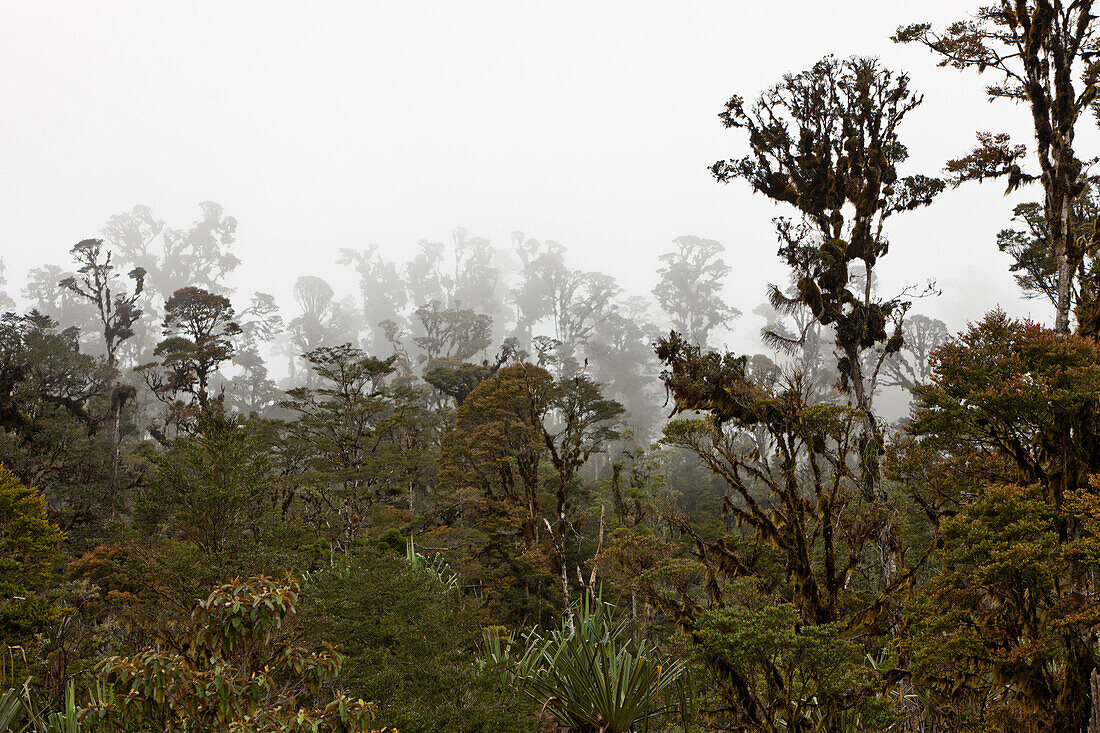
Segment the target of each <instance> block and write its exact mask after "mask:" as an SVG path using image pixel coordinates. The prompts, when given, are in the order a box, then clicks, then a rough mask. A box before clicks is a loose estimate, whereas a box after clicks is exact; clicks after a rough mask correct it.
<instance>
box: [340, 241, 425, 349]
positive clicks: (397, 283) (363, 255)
mask: <svg viewBox="0 0 1100 733" xmlns="http://www.w3.org/2000/svg"><path fill="white" fill-rule="evenodd" d="M337 264H339V265H353V266H354V267H355V271H356V272H357V273H359V293H360V299H361V307H362V313H363V321H364V323H365V325H366V328H367V329H368V330H369V331H370V335H371V338H370V344H371V349H372V350H373V352H374V353H381V351H382V350H383V349H384V348H385V347H387V346H388V345H389V339H388V337H387V334H386V329H385V327H384V326H383V325H382V324H383V323H385V322H386V321H390V322H393V323H395V324H403V323H404V321H405V317H404V309H405V307H406V305H407V304H408V302H409V293H408V289H407V287H406V284H405V282H404V280H402V278H401V273H400V272H399V270H398V268H397V264H396V263H394V262H392V261H389V260H385V259H383V258H382V256H381V255H380V254H379V253H378V247H377V246H371V247H369V248H367V249H360V250H355V249H346V248H345V249H341V250H340V257H339V259H338V260H337ZM420 305H423V304H420Z"/></svg>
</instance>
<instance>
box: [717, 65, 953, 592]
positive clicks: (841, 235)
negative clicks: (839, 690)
mask: <svg viewBox="0 0 1100 733" xmlns="http://www.w3.org/2000/svg"><path fill="white" fill-rule="evenodd" d="M921 100H922V98H921V97H920V96H918V95H916V94H914V93H913V91H912V90H911V89H910V88H909V77H908V76H906V75H904V74H899V75H895V74H894V73H893V72H891V71H888V70H886V69H884V68H882V67H881V66H880V65H879V63H878V62H877V61H875V60H873V59H861V58H851V59H846V60H840V59H836V58H833V57H826V58H825V59H823V60H821V61H819V62H818V63H817V64H815V65H814V67H813V68H812V69H810V70H808V71H803V72H801V73H799V74H790V75H787V76H786V77H784V79H783V81H782V82H781V83H779V84H778V85H776V86H774V87H772V88H771V89H769V90H768V91H767V92H765V93H764V94H763V95H761V96H760V98H759V99H758V100H757V101H756V102H755V103H754V104H753V105H752V106H750V107H746V105H745V102H744V100H743V99H742V98H741V97H733V98H731V99H730V101H729V102H728V103H727V104H726V109H725V111H724V112H722V114H721V115H720V117H721V119H722V122H723V124H724V125H725V126H726V127H731V128H739V129H744V130H746V131H747V132H748V134H749V150H750V152H749V154H748V155H747V156H745V157H744V158H741V159H739V160H725V161H719V162H717V163H715V164H714V165H713V166H712V169H711V170H712V171H713V173H714V175H715V177H716V178H717V179H718V180H719V181H721V182H726V181H730V180H734V179H738V178H740V179H743V180H745V181H746V182H747V183H748V184H749V185H750V186H751V187H752V189H753V190H754V191H756V192H759V193H762V194H764V195H765V196H767V197H768V198H771V199H773V200H775V201H776V202H780V203H785V204H788V205H790V206H792V207H793V208H794V209H795V210H796V212H797V214H798V219H797V220H791V219H782V218H781V219H778V220H777V221H776V228H777V232H778V234H779V239H780V244H781V246H780V250H779V254H780V256H782V257H783V259H784V260H785V261H786V263H787V265H788V266H789V267H790V268H791V269H792V270H793V271H794V273H795V275H796V276H797V277H798V280H797V288H798V295H797V296H796V297H795V298H787V297H786V296H785V295H784V294H783V293H782V291H780V290H779V288H777V287H774V286H773V287H772V291H771V300H772V304H773V305H774V306H776V307H782V306H788V307H796V308H798V307H803V306H808V307H809V308H810V310H811V312H812V313H813V315H814V318H815V320H817V321H818V322H820V323H821V324H822V325H825V326H830V327H831V328H832V330H833V333H834V334H835V344H836V349H837V351H838V352H839V354H840V359H839V361H838V363H837V366H838V371H839V372H840V387H841V390H842V391H843V392H845V393H846V394H848V395H849V399H850V402H851V405H852V406H853V407H854V408H855V410H856V411H857V413H858V414H859V415H861V416H862V417H861V419H862V427H863V429H862V436H861V438H860V442H861V447H860V451H859V453H860V456H861V464H862V468H861V470H862V479H861V483H862V487H863V491H864V496H865V498H866V499H868V500H872V499H873V500H875V501H877V502H880V503H882V504H885V502H886V493H885V490H884V489H883V484H882V476H881V471H880V470H879V455H880V454H881V453H882V451H883V443H884V439H883V432H882V428H881V426H880V424H879V421H878V419H877V417H876V416H875V413H874V410H873V399H874V393H875V386H876V381H877V378H878V366H879V365H881V363H882V359H883V358H885V356H887V355H888V354H891V353H894V352H896V351H897V350H898V349H899V348H900V347H901V345H902V343H903V335H902V325H901V324H902V317H903V315H904V313H905V310H906V309H907V308H908V303H906V302H905V301H903V300H902V299H901V298H893V299H890V300H882V299H880V298H878V297H877V296H876V295H875V294H874V293H873V291H872V283H873V278H874V268H875V266H876V264H877V263H878V260H879V258H880V257H882V256H883V255H885V254H886V253H887V250H888V249H889V243H888V241H887V239H886V236H885V233H884V226H885V224H886V221H887V220H888V219H889V218H890V217H892V216H893V215H895V214H898V213H900V212H904V211H909V210H912V209H916V208H918V207H921V206H925V205H927V204H928V203H930V202H931V200H932V198H933V197H935V196H936V194H938V193H939V192H940V191H942V190H943V188H944V184H943V182H942V181H938V180H935V179H931V178H928V177H925V176H919V175H917V176H909V177H905V178H902V177H900V176H899V175H898V170H897V169H898V166H899V165H901V164H902V163H904V162H905V160H906V158H907V157H908V151H907V150H906V148H905V146H904V145H903V144H902V142H901V140H900V139H899V137H898V133H899V128H900V126H901V124H902V122H903V121H904V119H905V117H906V116H907V115H908V114H909V112H911V111H912V110H913V109H914V108H916V107H917V106H918V105H919V104H920V103H921ZM853 266H855V267H856V268H859V269H862V270H863V272H864V273H865V275H864V276H863V277H862V280H861V281H857V283H855V284H858V285H860V286H861V287H853V284H854V283H853V278H852V270H853ZM860 266H862V267H860ZM890 321H893V323H894V329H893V335H890V334H889V333H888V331H887V325H888V323H889V322H890ZM872 349H877V350H878V353H879V358H878V359H877V361H876V362H875V363H876V366H875V369H874V370H873V371H871V373H865V371H864V368H863V365H864V363H865V361H864V352H866V351H868V350H872ZM893 543H894V541H893V539H892V530H891V529H889V527H888V526H887V524H886V523H884V525H883V537H882V542H881V545H882V547H881V549H882V553H883V557H882V562H883V570H884V573H885V576H886V577H887V578H889V577H890V576H891V575H892V574H893V572H894V570H895V568H894V559H893V558H894V555H895V554H896V548H895V547H893Z"/></svg>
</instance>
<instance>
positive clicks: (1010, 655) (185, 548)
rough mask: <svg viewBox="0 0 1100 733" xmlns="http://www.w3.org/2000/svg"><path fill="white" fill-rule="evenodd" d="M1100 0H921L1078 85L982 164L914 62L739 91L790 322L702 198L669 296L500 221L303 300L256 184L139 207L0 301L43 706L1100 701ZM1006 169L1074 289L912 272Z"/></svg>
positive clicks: (618, 720) (492, 714) (837, 710)
mask: <svg viewBox="0 0 1100 733" xmlns="http://www.w3.org/2000/svg"><path fill="white" fill-rule="evenodd" d="M1091 7H1092V3H1091V2H1075V3H1072V4H1070V5H1068V6H1063V5H1062V4H1060V3H1050V2H1045V1H1038V0H1037V1H1036V2H1023V1H1021V2H1016V3H1008V2H1005V3H1003V4H1001V5H999V6H995V7H991V8H987V9H984V10H981V11H978V12H977V14H976V15H974V16H972V17H970V18H969V19H967V20H965V21H963V22H960V23H958V24H954V25H951V26H949V27H947V28H945V29H943V30H942V31H937V30H935V29H933V28H932V27H931V26H928V25H923V24H918V25H913V26H908V27H904V28H901V29H899V31H898V33H897V36H896V39H895V40H896V41H898V42H900V43H916V44H921V45H923V46H924V47H926V48H928V49H929V50H930V51H931V52H932V53H933V55H934V57H935V58H936V59H937V60H939V61H940V62H941V64H942V65H946V66H949V67H955V68H956V69H958V70H962V71H981V72H995V79H994V82H995V83H994V85H993V86H990V87H989V90H988V92H989V95H990V97H992V98H993V99H994V100H998V101H1001V102H1006V101H1007V102H1008V103H1010V104H1014V105H1016V108H1017V109H1019V111H1022V112H1025V113H1026V116H1027V117H1028V118H1029V119H1030V120H1031V121H1032V122H1033V125H1034V133H1035V135H1034V138H1035V139H1034V144H1033V145H1032V143H1031V142H1030V141H1029V143H1028V144H1027V145H1024V144H1020V143H1016V142H1015V141H1013V140H1011V139H1009V138H1008V137H1007V136H1006V135H1002V134H997V133H987V132H980V133H979V134H978V136H977V143H978V144H977V147H976V148H975V149H974V150H973V151H972V152H970V153H968V154H967V155H965V156H963V157H960V158H959V159H957V160H953V161H949V162H946V163H945V167H944V169H943V170H941V171H932V172H927V171H925V172H920V171H914V170H911V169H910V166H909V161H908V151H907V149H906V147H905V145H904V139H905V134H904V131H905V124H906V119H907V116H908V115H909V113H910V112H912V111H913V110H914V109H915V108H916V107H918V106H919V105H920V104H921V102H922V100H923V97H922V96H921V94H920V93H919V92H917V91H916V90H914V89H912V88H911V86H910V80H909V78H908V76H907V75H905V74H904V73H901V72H898V71H894V70H891V69H888V68H886V67H885V66H884V65H883V64H882V63H881V62H879V61H878V60H875V59H868V58H859V57H852V58H842V57H834V56H828V57H826V58H824V59H822V60H821V61H819V62H818V63H816V64H814V65H813V66H812V67H811V68H809V69H806V70H804V71H801V72H798V73H792V74H789V75H787V76H784V77H783V78H782V79H780V80H779V81H778V82H777V83H776V84H775V85H774V86H773V87H771V88H768V89H766V90H764V91H763V92H760V93H759V94H758V96H756V97H754V98H752V101H748V100H746V99H745V98H744V97H741V96H733V97H731V98H730V99H729V101H728V102H727V103H726V105H725V108H724V109H723V110H722V111H721V112H720V114H719V121H720V123H721V124H722V125H724V126H725V127H727V128H732V129H735V130H739V131H741V133H742V135H743V137H742V141H743V144H742V145H741V146H740V148H738V149H737V150H736V155H735V156H734V157H732V158H730V159H728V160H721V161H718V162H716V163H714V164H713V166H712V167H711V171H712V173H713V175H714V177H715V179H716V180H717V181H718V182H719V183H729V184H731V185H733V186H740V187H742V188H743V189H745V188H747V189H748V190H750V191H752V192H753V193H757V194H760V195H762V196H764V197H766V198H767V199H769V200H771V201H773V202H775V203H776V204H777V205H778V210H779V211H780V212H781V214H780V215H779V216H778V217H777V218H776V219H775V220H774V224H775V231H776V236H777V239H778V256H779V257H780V259H781V261H782V262H783V263H784V264H785V266H786V267H787V269H788V272H789V279H788V280H787V281H786V282H782V283H776V284H770V285H769V284H767V283H761V284H760V288H761V293H762V294H763V296H764V297H765V301H764V303H763V304H761V305H760V306H759V307H758V308H756V309H755V311H754V315H756V316H758V317H761V318H762V319H763V321H764V323H765V327H764V328H763V329H762V332H761V348H760V350H759V353H755V354H736V353H731V352H729V351H728V350H725V349H722V348H718V347H719V345H720V344H721V342H722V339H723V337H724V334H726V333H727V332H728V331H729V329H730V326H731V324H733V323H735V322H736V320H737V319H738V318H741V317H742V314H740V313H738V312H737V310H736V309H734V308H732V307H731V306H730V305H729V304H728V303H726V302H725V301H724V300H723V297H722V286H723V282H724V279H725V278H726V277H727V275H728V274H729V273H730V267H731V264H730V263H729V262H728V261H727V260H726V259H725V258H726V256H727V255H726V254H725V253H724V249H723V246H722V244H720V243H719V242H716V241H713V240H709V239H705V238H702V237H698V236H691V235H685V236H682V237H679V238H677V239H675V240H674V241H672V242H670V243H669V246H668V251H667V252H666V253H665V254H663V255H661V257H660V258H659V261H658V262H656V263H654V264H655V266H656V268H657V272H658V284H657V286H656V287H655V288H654V289H653V291H652V292H651V293H645V294H642V293H634V294H631V293H627V292H625V291H624V290H623V289H622V288H621V287H620V286H619V285H618V284H617V283H616V280H615V278H614V277H612V276H611V275H608V274H604V273H599V272H583V271H579V270H576V269H573V267H572V265H571V263H570V258H569V254H568V251H567V250H566V249H565V247H563V246H562V245H560V244H558V243H556V242H553V241H540V240H536V239H533V238H530V237H528V236H527V235H525V234H523V233H516V234H515V235H514V236H513V239H512V241H511V242H509V243H496V244H494V243H492V242H490V241H488V240H487V239H484V238H479V237H477V236H474V235H473V234H471V233H469V232H467V231H465V230H462V229H457V230H455V231H454V233H453V236H452V238H451V241H449V242H446V243H432V242H422V243H421V244H420V245H419V247H418V248H417V250H416V251H415V253H413V254H412V256H411V257H410V258H409V259H408V260H407V261H403V262H396V261H391V260H388V259H386V258H385V257H383V256H382V254H381V253H380V251H379V250H378V249H377V248H368V249H362V250H353V249H345V250H342V251H341V252H340V254H339V264H340V265H341V266H344V267H346V268H349V269H350V270H353V271H354V272H355V273H357V275H358V280H359V288H358V291H357V292H354V293H348V294H344V295H341V296H338V294H337V293H336V292H335V291H334V289H333V287H332V286H331V285H329V284H328V283H327V282H325V281H324V280H323V279H321V278H319V277H316V276H313V275H308V274H306V275H301V276H300V277H297V279H296V280H295V282H294V283H293V302H292V303H291V302H287V303H278V302H277V301H276V299H275V298H274V297H273V296H272V295H271V294H269V293H265V292H260V291H257V292H247V291H245V292H238V291H234V290H232V289H230V288H229V287H227V286H226V284H225V283H226V282H227V278H228V277H229V276H230V275H231V274H232V273H233V271H234V270H235V268H237V267H238V265H239V264H240V262H239V260H238V259H237V258H236V257H235V256H234V254H233V245H234V242H235V238H236V233H237V221H236V220H235V219H234V218H233V217H232V216H230V215H228V214H227V213H226V212H224V211H223V210H222V208H221V207H220V206H218V205H217V204H215V203H212V202H205V203H202V204H200V206H199V216H198V218H197V220H196V222H195V223H193V224H192V225H190V226H187V227H184V228H179V229H176V228H172V227H171V226H170V225H168V224H166V223H165V222H162V221H160V220H158V219H157V218H156V215H155V213H154V212H153V211H151V210H149V209H148V208H146V207H141V206H138V207H135V208H134V209H132V210H131V211H129V212H127V213H123V214H119V215H116V216H113V217H110V218H109V219H108V220H107V222H106V224H105V226H104V228H103V230H102V231H101V232H98V233H96V234H95V236H93V237H91V238H89V239H85V240H83V241H81V242H78V243H76V244H75V246H73V248H72V250H71V259H70V260H69V261H68V262H65V263H58V264H50V265H43V266H42V267H39V268H36V269H34V270H32V271H31V272H30V273H29V274H28V276H27V278H26V279H25V281H23V283H22V284H21V286H20V287H19V288H18V294H19V296H20V299H21V302H22V303H23V305H24V307H22V308H19V309H16V308H15V307H14V302H13V301H12V299H11V298H10V297H7V296H5V297H7V299H6V300H5V306H6V307H7V308H11V310H10V312H8V313H6V314H5V315H4V316H3V318H2V319H0V428H2V433H0V462H2V464H3V467H2V468H0V570H2V571H3V572H2V573H0V633H2V634H3V639H4V642H5V646H4V648H3V649H2V650H0V651H3V653H4V656H3V660H2V665H0V669H2V670H3V674H4V676H5V681H6V683H7V686H8V687H9V689H8V692H7V693H6V694H4V695H2V696H0V727H5V726H7V727H9V728H12V729H15V730H50V731H52V730H61V729H64V730H79V729H81V728H83V729H86V730H127V731H129V730H133V731H138V730H195V731H198V730H228V731H299V730H301V731H305V730H312V731H320V730H324V731H364V730H393V729H394V728H397V729H400V730H404V731H440V730H446V731H452V730H453V731H527V730H529V731H550V730H556V731H580V732H584V733H590V732H591V733H595V732H597V731H600V732H604V731H607V732H611V733H616V732H625V731H641V730H654V731H657V730H661V731H670V732H671V731H687V730H700V731H734V730H736V731H745V730H749V731H768V732H771V733H779V732H780V731H804V732H809V731H925V732H930V731H990V730H1002V731H1100V704H1098V702H1097V696H1098V695H1100V676H1098V666H1100V648H1098V639H1097V630H1098V627H1100V588H1098V586H1097V578H1098V577H1100V493H1098V492H1100V478H1098V477H1100V346H1098V344H1097V340H1096V338H1097V332H1098V329H1100V317H1098V315H1097V314H1098V313H1100V288H1098V287H1097V282H1098V280H1097V279H1098V270H1097V265H1096V252H1097V246H1098V244H1100V228H1098V224H1100V214H1098V211H1097V205H1096V201H1097V192H1096V180H1095V179H1094V177H1092V176H1091V174H1090V172H1089V170H1090V169H1089V166H1088V164H1087V163H1086V161H1087V160H1089V158H1087V157H1086V154H1085V153H1082V152H1080V151H1078V150H1077V149H1076V148H1075V142H1074V140H1075V138H1074V132H1075V130H1077V128H1078V127H1079V126H1081V125H1092V124H1094V121H1093V120H1092V119H1091V118H1090V117H1089V116H1088V114H1087V113H1088V112H1089V111H1091V110H1094V108H1095V98H1096V84H1097V80H1098V79H1100V65H1098V64H1100V60H1098V59H1100V48H1097V39H1096V31H1097V20H1096V19H1095V18H1094V17H1093V16H1092V15H1091ZM1020 108H1022V109H1020ZM1007 109H1012V107H1007ZM959 124H960V125H965V121H960V122H959ZM991 178H992V179H1003V180H1004V181H1005V182H1007V184H1008V188H1009V190H1013V191H1014V190H1017V189H1020V188H1022V187H1023V188H1027V187H1030V189H1032V190H1034V191H1035V194H1036V199H1037V201H1036V202H1035V203H1027V204H1023V205H1021V206H1019V207H1017V209H1016V211H1015V216H1014V218H1013V220H1012V221H1009V222H1005V228H1004V229H1003V231H1001V233H1000V234H999V236H997V237H996V241H995V242H989V243H988V245H989V247H990V248H991V249H992V247H993V246H996V247H998V248H999V250H1000V251H1002V252H1004V253H1006V254H1007V255H1009V257H1010V259H1011V261H1012V265H1011V268H1012V271H1013V273H1014V274H1015V275H1016V279H1017V281H1018V284H1019V285H1020V287H1021V289H1022V291H1023V293H1024V294H1025V295H1027V296H1029V297H1035V298H1045V299H1048V300H1049V301H1050V303H1051V304H1052V306H1053V307H1054V312H1055V319H1054V322H1053V324H1050V325H1046V324H1040V323H1032V322H1024V321H1017V320H1014V319H1012V318H1009V317H1008V316H1007V315H1005V314H1004V313H1003V312H1001V311H998V310H992V311H991V312H989V313H988V314H987V315H986V316H985V317H984V318H983V319H981V320H979V321H978V322H975V323H972V324H969V325H968V326H967V327H966V328H965V329H964V330H963V331H962V332H961V333H958V334H951V333H949V331H948V329H947V327H946V326H945V325H944V324H943V323H942V322H940V321H937V320H934V319H931V318H928V317H925V316H922V315H920V313H919V308H920V302H921V301H920V298H921V297H923V296H926V295H929V294H932V293H934V291H935V288H934V286H933V285H931V284H929V285H927V286H920V287H914V288H910V289H907V290H905V291H903V292H900V293H884V292H881V289H880V288H879V287H878V284H877V278H876V272H877V269H876V268H878V267H880V266H881V264H882V262H883V261H884V260H885V259H887V258H888V257H889V256H890V246H889V235H890V233H891V231H894V230H895V228H896V227H898V226H899V225H900V224H899V220H900V221H904V217H905V215H906V214H907V213H909V212H911V211H914V210H916V209H920V208H924V207H928V206H935V205H936V200H937V199H938V198H939V197H942V196H948V195H950V189H951V188H952V187H955V186H960V185H976V183H977V182H979V181H982V180H985V179H991ZM773 247H774V245H773V244H772V243H761V244H760V253H761V254H760V256H761V257H763V256H765V255H766V256H769V257H770V256H771V252H772V249H773ZM273 374H279V375H281V376H279V377H278V378H275V377H273V376H272V375H273ZM282 375H285V376H282ZM891 395H893V396H894V397H899V396H904V397H903V399H911V402H910V403H909V404H908V406H907V407H908V409H906V410H904V411H902V412H903V413H904V417H903V419H899V420H889V419H886V418H885V417H884V412H885V411H884V410H883V407H882V405H883V402H884V399H886V398H889V397H890V396H891Z"/></svg>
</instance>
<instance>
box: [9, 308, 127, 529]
mask: <svg viewBox="0 0 1100 733" xmlns="http://www.w3.org/2000/svg"><path fill="white" fill-rule="evenodd" d="M113 379H114V372H113V371H112V370H111V369H109V368H108V367H107V365H106V363H105V362H104V361H103V360H102V359H100V358H96V357H92V356H90V355H88V354H82V353H80V349H79V344H78V337H77V333H76V329H75V328H68V329H65V330H64V331H61V332H58V330H57V324H56V323H55V322H54V321H52V320H51V319H50V318H49V317H47V316H44V315H42V314H39V313H37V312H35V311H31V313H29V314H28V315H25V316H16V315H14V314H10V313H9V314H6V315H4V316H3V317H0V462H4V463H6V464H7V467H8V469H9V470H11V471H12V472H13V473H15V474H16V475H17V476H18V477H19V478H20V480H21V481H23V482H24V483H25V484H27V485H30V486H35V487H36V488H38V489H39V490H40V491H41V492H42V493H43V494H45V495H46V496H47V497H49V498H50V500H51V501H52V503H53V505H54V507H55V511H56V512H57V516H58V517H61V518H62V519H61V520H60V521H62V522H63V525H64V526H65V528H66V529H67V530H69V531H72V530H73V529H74V528H75V527H74V525H76V524H77V523H80V524H84V523H86V522H87V520H88V519H90V518H91V517H93V516H95V514H96V507H98V506H101V505H103V503H104V502H103V498H104V488H105V485H106V484H108V481H109V473H108V472H109V470H110V466H111V462H110V460H109V459H107V456H108V455H110V453H111V450H110V448H107V449H105V448H104V445H103V442H104V436H103V423H104V421H105V420H106V421H108V422H109V423H110V422H113V419H114V411H113V409H112V406H111V404H110V402H109V397H110V394H111V391H110V390H111V382H112V380H113Z"/></svg>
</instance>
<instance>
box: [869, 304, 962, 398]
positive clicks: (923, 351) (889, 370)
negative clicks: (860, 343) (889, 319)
mask: <svg viewBox="0 0 1100 733" xmlns="http://www.w3.org/2000/svg"><path fill="white" fill-rule="evenodd" d="M903 328H904V333H905V343H904V344H903V345H902V347H901V350H900V351H898V352H897V353H896V354H892V355H890V356H888V357H887V358H886V360H885V361H884V362H883V365H882V376H883V378H882V386H884V387H901V388H902V389H907V390H911V389H913V388H914V387H916V386H917V385H918V384H926V383H927V382H928V379H929V377H931V376H932V362H931V356H932V352H933V351H935V350H936V349H937V348H939V347H940V346H942V345H943V344H944V343H946V342H947V340H948V338H949V337H950V335H951V334H950V333H948V331H947V326H946V324H944V322H943V321H940V320H937V319H935V318H929V317H928V316H922V315H920V314H919V313H915V314H912V315H909V316H908V317H907V318H906V319H905V324H904V326H903Z"/></svg>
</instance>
